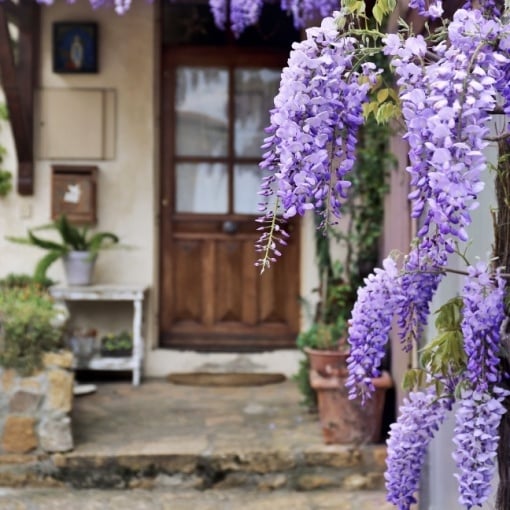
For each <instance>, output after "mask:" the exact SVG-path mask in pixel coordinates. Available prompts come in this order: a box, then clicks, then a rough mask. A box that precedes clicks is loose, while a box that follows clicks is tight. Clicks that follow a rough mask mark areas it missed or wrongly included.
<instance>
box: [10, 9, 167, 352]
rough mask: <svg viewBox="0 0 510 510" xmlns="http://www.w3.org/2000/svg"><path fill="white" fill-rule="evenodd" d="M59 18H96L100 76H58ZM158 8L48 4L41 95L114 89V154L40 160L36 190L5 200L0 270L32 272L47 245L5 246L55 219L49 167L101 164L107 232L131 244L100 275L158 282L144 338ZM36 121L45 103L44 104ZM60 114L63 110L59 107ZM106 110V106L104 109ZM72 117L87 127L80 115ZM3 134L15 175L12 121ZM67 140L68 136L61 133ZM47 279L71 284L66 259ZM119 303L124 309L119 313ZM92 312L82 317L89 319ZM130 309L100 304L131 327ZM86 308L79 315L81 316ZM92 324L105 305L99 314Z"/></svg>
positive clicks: (151, 274)
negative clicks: (55, 37)
mask: <svg viewBox="0 0 510 510" xmlns="http://www.w3.org/2000/svg"><path fill="white" fill-rule="evenodd" d="M57 21H73V22H75V21H87V22H88V21H93V22H96V23H97V24H98V29H99V38H98V41H99V52H98V53H99V55H98V59H99V72H98V73H95V74H56V73H54V72H53V70H52V49H51V48H52V25H53V23H54V22H57ZM155 27H156V20H155V6H154V4H152V3H149V2H134V3H133V6H132V7H131V9H130V11H129V12H128V13H126V14H125V15H124V16H117V15H116V14H115V13H114V11H113V9H111V8H103V9H97V10H93V9H92V8H91V6H90V4H89V2H88V1H86V0H78V1H77V2H76V3H75V4H72V5H70V4H68V3H67V2H65V1H63V0H58V1H57V2H56V3H55V4H54V5H52V6H42V7H41V35H40V59H41V62H40V73H39V79H38V94H39V93H41V92H42V93H44V91H46V90H49V89H52V90H66V91H71V92H73V91H83V90H107V91H113V92H114V95H115V110H114V126H113V136H114V140H113V147H114V153H113V155H112V156H113V157H110V159H92V158H91V159H67V160H66V159H56V158H54V159H51V160H50V159H41V158H39V159H37V158H38V156H37V154H40V153H41V151H40V150H38V151H37V152H36V161H35V169H34V176H35V189H34V195H33V196H30V197H21V196H19V195H18V194H17V192H16V191H14V192H12V193H10V194H9V196H8V197H6V198H2V199H0V254H1V256H0V261H1V262H0V276H4V275H6V274H8V273H31V272H32V271H33V269H34V267H35V264H36V262H37V260H38V259H39V258H40V257H41V255H43V254H44V252H42V251H41V250H39V249H37V248H35V247H30V246H21V245H18V244H13V243H10V242H7V241H6V240H5V239H4V236H5V235H12V236H23V235H25V234H26V230H27V229H28V228H31V227H34V226H38V225H41V224H45V223H48V222H49V221H50V208H51V165H54V164H58V165H65V164H69V165H96V166H97V167H98V168H99V177H98V201H97V212H98V224H97V228H98V229H99V230H106V231H112V232H115V233H116V234H118V235H119V236H120V238H121V242H122V244H123V245H125V246H127V248H125V249H119V250H108V251H103V252H101V256H100V257H99V258H98V261H97V266H96V272H95V281H96V282H109V283H135V284H144V285H147V286H150V287H151V292H150V293H149V299H148V301H147V304H146V310H145V311H146V314H145V319H146V321H145V322H146V337H147V340H148V344H149V345H150V343H151V342H152V341H153V339H154V338H155V332H154V331H155V330H154V327H155V318H154V317H155V305H154V304H155V302H156V300H155V292H154V281H155V274H156V252H157V230H156V228H157V226H156V201H155V193H156V189H157V180H156V176H157V164H158V162H157V156H156V154H157V140H158V132H157V124H156V122H157V102H156V100H157V97H156V96H155V93H154V91H155V88H156V85H157V80H156V78H155V77H156V76H157V73H158V72H159V71H157V70H156V68H155V62H157V61H158V59H157V56H156V47H157V46H156V35H157V31H156V29H155ZM35 113H36V115H35V116H36V119H37V118H38V113H39V112H38V109H37V106H36V112H35ZM60 113H62V112H60ZM98 113H99V114H101V112H98ZM67 114H68V115H69V116H71V117H72V116H73V115H74V116H75V118H74V119H73V120H74V122H76V123H78V124H79V123H80V116H79V115H77V114H76V113H75V112H73V111H68V112H67ZM41 129H44V127H41V126H40V125H39V124H38V123H37V122H36V124H35V139H36V144H35V146H36V147H38V143H37V142H38V141H39V140H40V138H41ZM0 136H1V140H2V143H3V144H4V145H5V146H6V147H7V148H8V154H7V158H6V161H5V165H4V167H5V168H6V169H8V170H10V171H12V172H13V173H14V174H15V173H16V161H15V149H14V146H13V142H12V135H11V133H10V129H9V126H8V124H6V123H2V126H1V131H0ZM58 136H60V137H62V138H64V139H65V137H66V132H65V131H64V132H62V133H58ZM48 276H49V277H51V278H52V279H54V280H57V281H60V282H64V275H63V271H62V265H61V263H60V261H57V262H56V263H55V264H54V265H53V266H52V267H51V268H50V270H49V272H48ZM117 308H118V309H117ZM84 309H85V311H86V313H85V315H84V316H81V315H80V317H79V318H78V323H80V321H83V322H84V323H86V322H87V313H88V312H87V307H84ZM129 312H130V310H129V309H128V313H126V310H124V309H122V307H115V306H112V307H110V306H109V305H108V306H107V305H104V304H103V305H102V310H100V313H99V315H102V316H103V318H104V319H105V320H106V319H107V321H108V322H107V325H106V326H105V328H108V329H110V328H111V329H116V328H117V327H120V326H121V324H124V323H126V324H127V325H128V327H129V324H130V313H129ZM80 313H81V312H80ZM90 313H91V314H93V315H94V320H95V319H96V317H97V310H91V311H90ZM99 322H101V320H100V321H99Z"/></svg>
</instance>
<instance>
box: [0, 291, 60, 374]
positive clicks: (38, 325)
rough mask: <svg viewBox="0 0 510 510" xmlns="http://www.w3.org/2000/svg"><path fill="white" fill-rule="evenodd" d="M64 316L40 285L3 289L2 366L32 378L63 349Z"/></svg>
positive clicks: (0, 303)
mask: <svg viewBox="0 0 510 510" xmlns="http://www.w3.org/2000/svg"><path fill="white" fill-rule="evenodd" d="M61 314H62V312H61V311H60V310H59V309H58V308H57V307H56V306H55V302H54V300H53V298H52V297H51V296H50V294H49V293H48V292H47V291H46V290H44V289H43V288H41V287H40V286H38V285H33V284H27V285H24V286H7V285H3V286H1V287H0V365H2V366H4V367H8V368H14V369H16V370H17V371H18V372H19V373H20V374H21V375H31V374H32V373H33V372H34V371H35V370H37V369H39V368H41V366H42V355H43V353H45V352H49V351H56V350H59V349H60V348H62V347H63V341H62V327H61V326H62V321H61V317H60V315H61Z"/></svg>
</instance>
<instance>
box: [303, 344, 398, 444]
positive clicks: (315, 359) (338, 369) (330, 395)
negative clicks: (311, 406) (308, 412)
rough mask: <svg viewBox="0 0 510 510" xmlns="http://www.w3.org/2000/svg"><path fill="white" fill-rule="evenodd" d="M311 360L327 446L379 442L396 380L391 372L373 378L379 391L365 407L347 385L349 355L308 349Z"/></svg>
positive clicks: (312, 381)
mask: <svg viewBox="0 0 510 510" xmlns="http://www.w3.org/2000/svg"><path fill="white" fill-rule="evenodd" d="M305 352H306V354H307V356H308V359H309V360H310V366H311V369H310V385H311V386H312V388H313V389H314V390H315V391H316V392H317V399H318V410H319V418H320V422H321V427H322V434H323V438H324V442H325V443H326V444H361V443H367V442H378V441H379V440H380V434H381V424H382V414H383V409H384V400H385V394H386V390H387V389H388V388H391V387H392V385H393V381H392V379H391V376H390V374H389V373H388V372H383V374H382V376H381V377H378V378H376V379H373V380H372V382H373V383H374V386H375V387H376V391H375V394H374V396H373V397H372V399H370V400H369V401H368V402H367V403H366V404H365V405H364V406H362V405H361V401H360V400H359V399H356V400H350V399H349V397H348V391H347V388H346V386H345V382H346V379H347V367H346V359H347V356H348V354H347V353H345V352H340V351H316V350H313V349H306V350H305Z"/></svg>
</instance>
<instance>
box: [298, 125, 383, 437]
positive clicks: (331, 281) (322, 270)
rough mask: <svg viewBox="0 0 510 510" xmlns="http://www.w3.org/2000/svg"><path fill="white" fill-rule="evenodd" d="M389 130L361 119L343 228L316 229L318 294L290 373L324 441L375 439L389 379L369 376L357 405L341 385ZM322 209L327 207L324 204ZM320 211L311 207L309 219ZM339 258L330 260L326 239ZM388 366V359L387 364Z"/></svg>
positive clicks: (377, 213) (374, 242) (375, 231)
mask: <svg viewBox="0 0 510 510" xmlns="http://www.w3.org/2000/svg"><path fill="white" fill-rule="evenodd" d="M387 139H388V130H387V128H386V127H382V126H378V125H377V124H376V123H375V122H368V123H367V125H366V126H365V127H364V132H363V135H362V137H361V141H360V145H359V147H358V153H359V154H358V160H357V163H356V171H355V172H354V173H353V176H352V190H351V193H350V196H349V198H348V200H347V202H346V204H344V211H346V213H345V214H346V216H347V217H348V221H347V225H346V227H345V228H344V229H342V230H340V229H333V228H330V229H329V230H328V231H327V233H326V235H324V233H323V232H322V231H320V229H319V228H317V229H316V235H315V255H316V260H317V267H318V271H319V285H318V288H317V289H315V292H317V293H318V295H319V299H318V303H317V306H316V309H315V313H314V315H313V318H312V324H311V326H310V328H309V329H307V330H305V331H303V332H302V333H300V335H299V336H298V338H297V346H298V348H299V349H301V350H302V351H303V353H304V354H305V355H306V358H303V359H302V361H301V365H300V369H299V372H298V374H297V375H296V377H295V380H297V382H298V385H299V388H300V390H301V392H302V393H303V395H304V403H305V404H306V405H308V407H310V408H313V407H316V408H317V409H318V411H319V416H320V420H321V424H322V429H323V436H324V441H325V442H326V443H352V442H360V441H361V442H362V441H367V440H371V441H374V442H375V441H377V440H378V439H379V437H378V436H379V433H380V430H381V418H382V412H383V405H384V393H385V390H386V389H387V388H388V387H390V386H391V385H392V382H391V377H390V375H389V372H388V371H387V370H386V371H384V372H383V374H382V377H381V378H378V379H377V380H375V379H374V381H373V383H374V385H375V386H376V387H381V390H380V391H379V392H377V393H378V396H377V398H376V399H374V401H373V402H372V403H371V405H369V406H366V407H365V408H362V406H361V403H360V402H356V401H350V400H349V399H348V397H347V390H346V389H345V385H344V383H345V380H346V378H347V364H346V361H347V357H348V355H349V343H348V334H347V330H348V323H349V319H350V316H351V310H352V307H353V305H354V303H355V301H356V298H357V291H358V288H359V287H360V286H361V285H362V283H363V279H364V278H365V277H366V275H367V274H369V273H370V272H371V271H372V270H373V268H374V267H375V265H376V264H377V262H378V258H379V237H380V234H381V229H382V217H383V200H384V194H385V191H386V187H385V174H386V168H387V167H388V163H389V158H390V156H389V155H388V153H387V151H386V143H387ZM323 214H327V212H324V213H323ZM322 219H323V215H317V216H316V221H317V224H316V226H317V227H319V222H322ZM333 241H335V242H336V243H337V244H338V245H339V246H340V248H341V250H342V251H343V254H344V258H343V259H342V260H341V261H340V260H334V257H333V255H332V252H333V249H332V243H333ZM386 368H389V367H386Z"/></svg>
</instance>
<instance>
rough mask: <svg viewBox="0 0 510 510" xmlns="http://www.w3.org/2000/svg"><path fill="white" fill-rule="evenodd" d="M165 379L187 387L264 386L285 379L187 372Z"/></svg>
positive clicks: (281, 376)
mask: <svg viewBox="0 0 510 510" xmlns="http://www.w3.org/2000/svg"><path fill="white" fill-rule="evenodd" d="M166 378H167V380H168V381H169V382H171V383H173V384H182V385H187V386H264V385H267V384H277V383H281V382H283V381H285V380H286V379H287V378H286V377H285V376H284V375H283V374H275V373H269V374H262V373H260V374H259V373H243V372H221V373H214V372H189V373H177V374H168V375H167V377H166Z"/></svg>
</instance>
